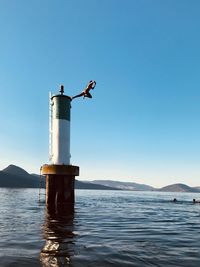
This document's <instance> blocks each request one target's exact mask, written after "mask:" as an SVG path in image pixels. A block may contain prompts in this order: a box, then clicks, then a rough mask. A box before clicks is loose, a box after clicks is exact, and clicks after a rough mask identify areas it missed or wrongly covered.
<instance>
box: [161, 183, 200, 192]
mask: <svg viewBox="0 0 200 267" xmlns="http://www.w3.org/2000/svg"><path fill="white" fill-rule="evenodd" d="M158 191H161V192H191V193H197V192H200V189H198V188H195V187H190V186H188V185H185V184H172V185H168V186H165V187H162V188H160V189H158Z"/></svg>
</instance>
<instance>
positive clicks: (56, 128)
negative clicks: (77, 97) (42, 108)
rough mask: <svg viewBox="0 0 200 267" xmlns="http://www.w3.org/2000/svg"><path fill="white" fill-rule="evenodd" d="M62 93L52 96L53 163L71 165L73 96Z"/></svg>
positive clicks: (62, 89)
mask: <svg viewBox="0 0 200 267" xmlns="http://www.w3.org/2000/svg"><path fill="white" fill-rule="evenodd" d="M60 92H61V94H60V95H55V96H52V98H51V105H52V118H51V119H52V129H51V131H52V132H51V142H52V144H51V164H58V165H63V164H64V165H70V157H71V155H70V108H71V98H70V97H69V96H66V95H64V94H63V93H64V87H63V86H61V89H60Z"/></svg>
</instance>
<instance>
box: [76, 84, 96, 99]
mask: <svg viewBox="0 0 200 267" xmlns="http://www.w3.org/2000/svg"><path fill="white" fill-rule="evenodd" d="M95 86H96V82H95V81H93V80H91V81H89V83H88V85H87V86H86V88H85V89H84V90H83V91H82V92H81V93H80V94H78V95H75V96H73V97H72V100H73V99H74V98H77V97H81V96H83V98H85V97H88V98H92V95H91V94H90V90H91V89H92V90H93V89H94V88H95Z"/></svg>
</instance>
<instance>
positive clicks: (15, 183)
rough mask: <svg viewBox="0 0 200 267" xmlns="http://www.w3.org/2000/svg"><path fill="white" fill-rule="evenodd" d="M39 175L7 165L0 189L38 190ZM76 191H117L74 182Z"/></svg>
mask: <svg viewBox="0 0 200 267" xmlns="http://www.w3.org/2000/svg"><path fill="white" fill-rule="evenodd" d="M39 186H40V175H38V174H29V173H28V172H26V171H25V170H24V169H22V168H20V167H18V166H15V165H9V166H8V167H7V168H5V169H3V170H2V171H0V187H13V188H39ZM41 187H45V179H44V177H43V179H42V180H41ZM75 188H76V189H95V190H117V189H115V188H112V187H108V186H103V185H97V184H91V183H89V182H88V183H87V182H80V181H78V180H75Z"/></svg>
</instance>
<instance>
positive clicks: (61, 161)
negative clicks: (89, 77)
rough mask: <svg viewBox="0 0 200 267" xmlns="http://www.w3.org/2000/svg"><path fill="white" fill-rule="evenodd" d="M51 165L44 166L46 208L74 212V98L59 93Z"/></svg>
mask: <svg viewBox="0 0 200 267" xmlns="http://www.w3.org/2000/svg"><path fill="white" fill-rule="evenodd" d="M49 105H50V107H49V110H50V116H49V125H50V127H49V144H50V146H49V164H45V165H43V166H42V167H41V173H42V175H45V177H46V205H47V207H48V208H51V209H55V210H59V208H61V209H63V208H65V209H66V210H68V211H73V209H74V182H75V176H78V175H79V167H78V166H73V165H71V163H70V160H71V154H70V121H71V97H69V96H67V95H65V94H64V86H63V85H61V87H60V91H59V94H57V95H53V96H51V97H50V103H49Z"/></svg>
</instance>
